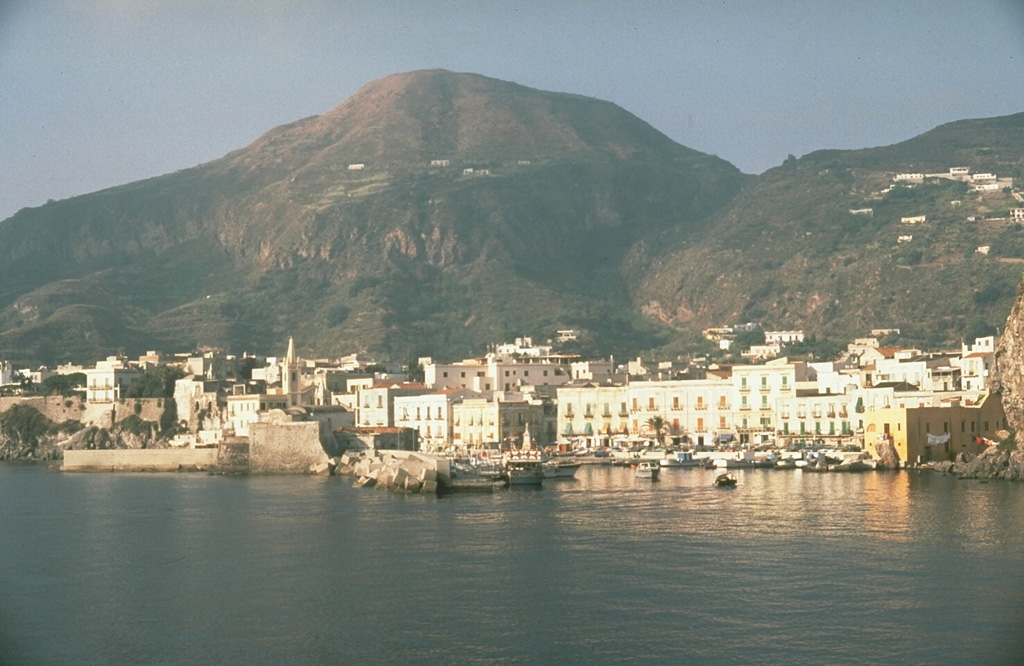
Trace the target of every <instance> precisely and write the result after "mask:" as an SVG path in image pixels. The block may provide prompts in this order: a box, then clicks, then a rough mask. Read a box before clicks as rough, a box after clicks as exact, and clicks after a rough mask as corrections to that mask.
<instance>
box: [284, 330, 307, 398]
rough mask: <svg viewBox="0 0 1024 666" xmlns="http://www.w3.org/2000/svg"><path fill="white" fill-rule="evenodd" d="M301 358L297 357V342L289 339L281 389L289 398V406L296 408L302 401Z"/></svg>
mask: <svg viewBox="0 0 1024 666" xmlns="http://www.w3.org/2000/svg"><path fill="white" fill-rule="evenodd" d="M299 377H300V374H299V358H298V357H297V356H296V355H295V340H294V339H293V338H291V337H289V338H288V353H287V354H285V357H284V368H282V372H281V389H282V392H283V393H284V394H285V395H286V396H287V400H288V406H289V407H295V406H297V405H298V404H299V403H300V402H301V401H302V383H301V382H300V381H299Z"/></svg>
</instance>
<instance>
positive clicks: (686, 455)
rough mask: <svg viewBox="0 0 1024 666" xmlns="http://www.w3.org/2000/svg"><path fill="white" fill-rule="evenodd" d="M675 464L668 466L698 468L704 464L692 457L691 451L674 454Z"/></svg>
mask: <svg viewBox="0 0 1024 666" xmlns="http://www.w3.org/2000/svg"><path fill="white" fill-rule="evenodd" d="M676 463H678V464H674V465H669V466H670V467H700V466H702V465H703V464H704V461H703V460H699V459H697V458H694V457H693V451H680V452H679V453H677V454H676Z"/></svg>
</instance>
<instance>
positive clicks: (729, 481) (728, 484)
mask: <svg viewBox="0 0 1024 666" xmlns="http://www.w3.org/2000/svg"><path fill="white" fill-rule="evenodd" d="M715 485H716V486H718V487H719V488H735V487H736V477H735V476H734V475H733V474H719V475H718V476H716V477H715Z"/></svg>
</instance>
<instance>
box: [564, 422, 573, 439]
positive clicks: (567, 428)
mask: <svg viewBox="0 0 1024 666" xmlns="http://www.w3.org/2000/svg"><path fill="white" fill-rule="evenodd" d="M563 434H565V435H569V436H572V423H566V424H565V431H564V432H563Z"/></svg>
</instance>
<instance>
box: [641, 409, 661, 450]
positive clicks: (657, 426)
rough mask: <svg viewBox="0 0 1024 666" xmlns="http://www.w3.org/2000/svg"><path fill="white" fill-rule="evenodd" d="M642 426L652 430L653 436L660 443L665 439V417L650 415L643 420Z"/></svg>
mask: <svg viewBox="0 0 1024 666" xmlns="http://www.w3.org/2000/svg"><path fill="white" fill-rule="evenodd" d="M644 426H645V427H647V428H649V429H650V430H653V431H654V436H655V437H656V438H657V440H658V444H659V445H661V444H663V443H664V441H665V419H664V418H662V417H661V416H652V417H651V418H649V419H647V421H645V422H644Z"/></svg>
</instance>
